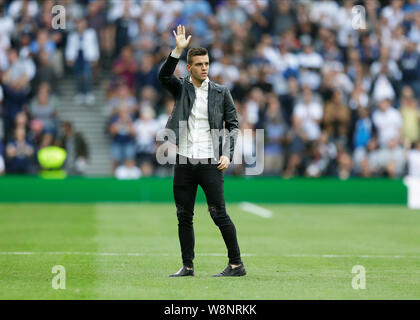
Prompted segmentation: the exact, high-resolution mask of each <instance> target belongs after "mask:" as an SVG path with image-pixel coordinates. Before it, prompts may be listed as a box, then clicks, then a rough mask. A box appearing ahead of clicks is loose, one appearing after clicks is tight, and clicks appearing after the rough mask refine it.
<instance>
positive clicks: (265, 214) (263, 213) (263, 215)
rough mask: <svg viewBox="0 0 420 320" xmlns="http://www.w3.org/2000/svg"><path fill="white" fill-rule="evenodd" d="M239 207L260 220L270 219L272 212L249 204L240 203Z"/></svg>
mask: <svg viewBox="0 0 420 320" xmlns="http://www.w3.org/2000/svg"><path fill="white" fill-rule="evenodd" d="M239 207H240V208H241V209H242V210H244V211H246V212H249V213H252V214H255V215H257V216H259V217H261V218H271V217H272V216H273V212H272V211H271V210H268V209H265V208H263V207H260V206H257V205H255V204H253V203H250V202H241V203H240V204H239Z"/></svg>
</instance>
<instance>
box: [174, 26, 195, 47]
mask: <svg viewBox="0 0 420 320" xmlns="http://www.w3.org/2000/svg"><path fill="white" fill-rule="evenodd" d="M172 33H173V34H174V36H175V39H176V47H177V49H179V50H184V49H185V48H187V47H188V46H189V45H190V42H191V35H189V36H188V38H187V39H185V27H184V26H181V25H180V24H179V25H178V27H177V32H176V33H175V30H172Z"/></svg>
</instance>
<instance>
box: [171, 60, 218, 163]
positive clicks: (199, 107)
mask: <svg viewBox="0 0 420 320" xmlns="http://www.w3.org/2000/svg"><path fill="white" fill-rule="evenodd" d="M171 55H172V56H173V57H174V58H179V56H177V55H175V54H174V53H172V54H171ZM189 80H190V81H191V82H192V80H191V76H190V78H189ZM209 81H210V80H209V78H208V77H207V78H206V80H204V81H203V82H202V83H201V86H200V87H199V88H197V87H196V86H195V85H194V84H193V86H194V90H195V100H194V104H193V107H192V109H191V113H190V116H189V118H188V124H187V130H183V132H182V131H181V136H180V137H179V145H178V153H179V154H180V155H182V156H185V157H188V158H194V159H203V158H213V159H214V158H215V156H214V150H213V141H212V138H211V134H210V124H209V116H208V97H209V92H208V90H209ZM216 160H217V159H216Z"/></svg>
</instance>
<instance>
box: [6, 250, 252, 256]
mask: <svg viewBox="0 0 420 320" xmlns="http://www.w3.org/2000/svg"><path fill="white" fill-rule="evenodd" d="M0 255H75V256H76V255H77V256H130V257H133V256H134V257H144V256H159V257H162V256H164V257H169V256H179V254H175V253H152V252H80V251H67V252H60V251H57V252H48V251H45V252H42V251H39V252H30V251H15V252H13V251H12V252H7V251H3V252H0ZM195 255H196V256H211V257H224V256H226V254H223V253H196V254H195ZM241 256H244V257H253V256H255V254H251V253H244V254H241Z"/></svg>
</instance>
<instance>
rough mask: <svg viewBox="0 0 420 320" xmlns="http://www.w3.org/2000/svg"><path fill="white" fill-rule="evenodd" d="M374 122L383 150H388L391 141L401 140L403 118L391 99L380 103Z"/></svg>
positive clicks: (373, 116)
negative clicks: (392, 104)
mask: <svg viewBox="0 0 420 320" xmlns="http://www.w3.org/2000/svg"><path fill="white" fill-rule="evenodd" d="M372 120H373V124H374V126H375V127H376V129H377V132H378V141H379V145H380V147H381V148H386V147H387V146H388V143H389V141H390V140H392V139H397V140H399V139H400V138H401V129H402V117H401V114H400V112H399V111H398V110H397V109H395V108H393V107H392V106H391V101H390V100H389V99H384V100H382V101H380V102H379V104H378V109H377V110H375V111H374V112H373V115H372Z"/></svg>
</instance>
